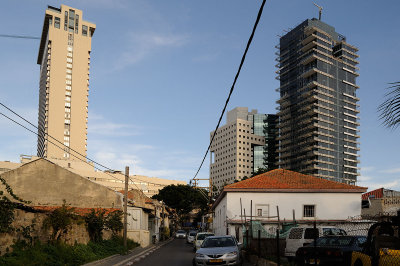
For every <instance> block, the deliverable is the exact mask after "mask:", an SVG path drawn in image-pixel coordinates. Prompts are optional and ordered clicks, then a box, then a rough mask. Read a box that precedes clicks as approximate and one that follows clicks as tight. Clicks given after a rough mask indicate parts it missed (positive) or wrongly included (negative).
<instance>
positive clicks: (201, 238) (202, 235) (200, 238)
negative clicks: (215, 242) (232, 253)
mask: <svg viewBox="0 0 400 266" xmlns="http://www.w3.org/2000/svg"><path fill="white" fill-rule="evenodd" d="M207 236H213V234H199V235H198V236H197V240H204V238H206V237H207Z"/></svg>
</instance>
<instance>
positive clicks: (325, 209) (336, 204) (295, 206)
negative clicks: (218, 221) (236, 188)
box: [225, 192, 361, 220]
mask: <svg viewBox="0 0 400 266" xmlns="http://www.w3.org/2000/svg"><path fill="white" fill-rule="evenodd" d="M227 195H228V197H225V198H227V203H225V205H227V209H228V211H227V217H228V218H229V219H237V220H240V198H241V199H242V206H243V208H244V209H246V215H250V201H251V200H253V209H252V213H253V216H254V215H257V210H256V205H259V206H261V208H262V209H263V213H265V212H264V209H268V207H269V211H268V216H276V215H277V210H276V206H279V215H280V219H281V220H283V219H286V220H292V219H293V210H295V215H296V220H307V219H310V220H315V219H316V220H344V219H347V218H348V217H351V216H356V215H360V214H361V193H265V192H259V193H239V192H237V193H235V192H230V193H227ZM304 205H315V217H313V218H305V217H303V206H304ZM263 215H264V214H263Z"/></svg>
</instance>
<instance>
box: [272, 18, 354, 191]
mask: <svg viewBox="0 0 400 266" xmlns="http://www.w3.org/2000/svg"><path fill="white" fill-rule="evenodd" d="M277 48H278V52H277V55H278V58H277V61H278V64H277V67H278V70H277V73H278V77H277V78H278V79H279V80H280V87H279V88H278V89H277V91H279V93H280V99H279V100H278V101H277V103H278V104H279V113H278V116H279V138H278V140H279V150H278V152H279V163H278V164H279V166H280V168H283V169H288V170H293V171H296V172H300V173H303V174H309V175H313V176H316V177H321V178H326V179H329V180H333V181H339V182H345V183H348V184H355V182H356V180H357V176H358V175H359V173H358V169H359V168H358V163H359V155H358V151H359V148H358V146H359V142H358V139H359V133H358V132H359V129H358V127H359V125H360V124H359V122H358V120H359V117H358V114H359V110H358V108H359V104H358V101H359V98H358V97H357V96H356V92H357V89H358V88H359V86H358V85H357V84H356V78H357V77H358V76H359V74H358V73H357V70H358V68H357V66H356V65H357V64H358V61H357V58H358V55H357V51H358V49H357V48H356V47H355V46H353V45H351V44H349V43H348V42H347V41H346V37H345V36H343V35H341V34H339V33H337V32H336V31H335V28H334V27H332V26H330V25H328V24H326V23H324V22H322V21H320V20H318V19H315V18H314V19H307V20H305V21H304V22H302V23H301V24H300V25H298V26H297V27H295V28H294V29H292V30H290V31H289V32H288V33H287V34H286V35H284V36H282V37H281V38H280V41H279V45H278V46H277Z"/></svg>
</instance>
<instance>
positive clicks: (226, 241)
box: [201, 237, 236, 248]
mask: <svg viewBox="0 0 400 266" xmlns="http://www.w3.org/2000/svg"><path fill="white" fill-rule="evenodd" d="M232 246H236V244H235V241H233V239H232V238H231V237H219V238H207V239H206V240H204V242H203V245H202V246H201V247H203V248H215V247H232Z"/></svg>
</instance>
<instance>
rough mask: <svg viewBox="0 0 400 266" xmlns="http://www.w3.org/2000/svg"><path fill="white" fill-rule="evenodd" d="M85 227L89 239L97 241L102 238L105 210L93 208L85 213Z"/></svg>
mask: <svg viewBox="0 0 400 266" xmlns="http://www.w3.org/2000/svg"><path fill="white" fill-rule="evenodd" d="M85 222H86V228H87V231H88V233H89V237H90V240H91V241H94V242H99V241H101V240H102V239H103V229H104V224H105V222H106V218H105V210H101V209H99V210H95V209H92V211H91V212H90V213H89V214H87V215H85Z"/></svg>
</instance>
